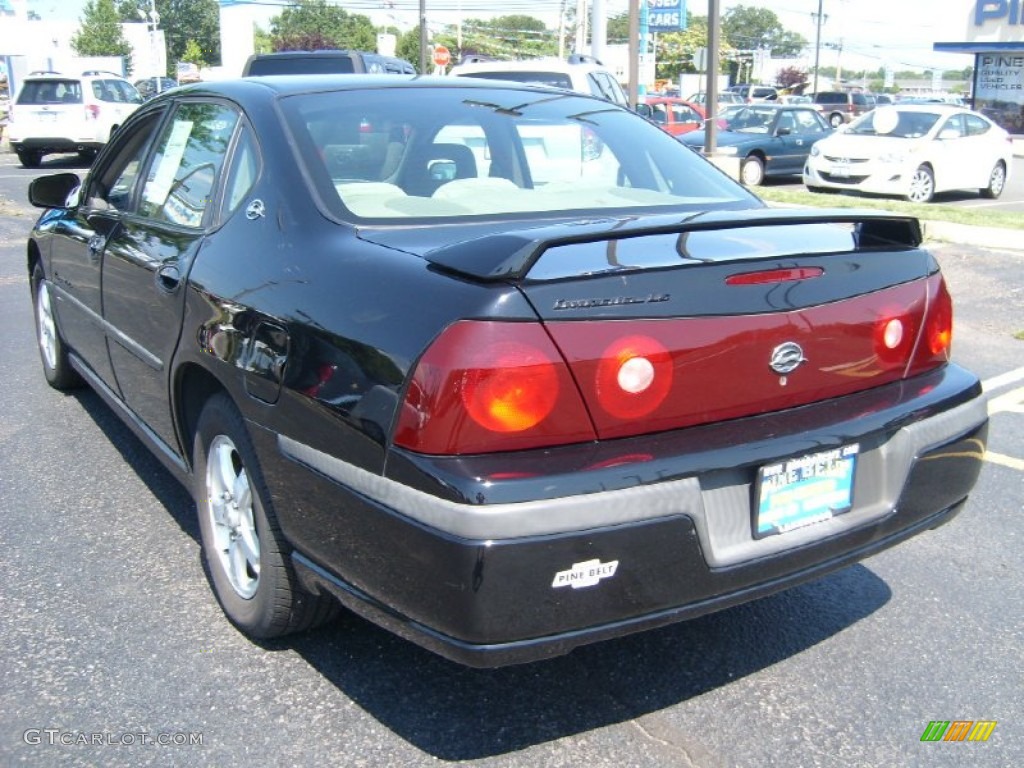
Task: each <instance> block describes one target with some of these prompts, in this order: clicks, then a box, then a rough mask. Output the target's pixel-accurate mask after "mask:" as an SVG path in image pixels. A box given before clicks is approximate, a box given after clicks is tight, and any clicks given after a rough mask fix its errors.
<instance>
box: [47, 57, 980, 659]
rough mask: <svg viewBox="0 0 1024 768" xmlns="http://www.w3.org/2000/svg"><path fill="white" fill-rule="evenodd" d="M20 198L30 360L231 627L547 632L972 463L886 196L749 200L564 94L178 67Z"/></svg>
mask: <svg viewBox="0 0 1024 768" xmlns="http://www.w3.org/2000/svg"><path fill="white" fill-rule="evenodd" d="M29 197H30V200H31V201H32V203H33V204H34V205H37V206H39V207H42V208H45V209H46V210H45V211H44V212H43V213H42V215H41V217H40V219H39V221H38V223H37V224H36V226H35V228H34V229H33V231H32V233H31V236H30V239H29V241H28V249H27V267H28V274H29V276H30V278H31V286H32V298H33V302H34V306H35V317H36V327H37V334H38V342H39V351H40V353H41V358H42V364H43V372H44V374H45V377H46V380H47V381H48V382H49V383H50V385H52V386H53V387H56V388H57V389H67V388H70V387H73V386H75V385H78V384H80V383H82V382H85V383H86V384H88V385H89V386H91V387H92V388H94V389H95V390H96V391H97V392H98V393H99V394H100V395H101V396H102V397H103V398H104V399H105V400H106V401H107V402H108V403H109V405H110V406H111V407H112V408H113V409H114V410H115V411H116V412H117V413H118V414H119V415H120V416H121V417H123V419H124V420H125V421H126V422H127V424H128V425H129V426H130V427H131V428H132V429H133V430H134V431H135V433H136V434H137V435H138V437H139V439H140V440H141V441H142V442H143V443H144V444H145V445H146V446H148V447H149V448H150V449H151V450H152V451H153V453H154V454H155V455H156V456H157V457H159V458H160V459H161V460H162V462H163V463H164V464H165V465H166V467H167V468H168V469H169V470H170V471H171V472H172V473H173V474H174V475H175V476H177V477H178V478H180V479H181V481H182V482H183V483H185V484H186V485H187V486H188V487H190V488H191V490H192V493H193V495H194V498H195V502H196V507H197V514H198V518H199V527H200V530H201V534H202V549H203V553H204V556H205V558H206V560H207V562H208V565H209V574H210V579H211V582H212V587H213V590H214V592H215V593H216V596H217V598H218V600H219V601H220V603H221V605H222V607H223V609H224V611H225V613H226V614H227V616H228V617H229V618H230V620H231V621H232V622H234V623H235V624H236V625H237V626H238V627H240V628H241V629H242V630H243V631H245V632H247V633H248V634H250V635H251V636H253V637H258V638H267V637H275V636H280V635H284V634H286V633H289V632H292V631H296V630H301V629H303V628H306V627H310V626H312V625H314V624H317V623H319V622H322V621H324V620H326V619H328V618H330V617H331V616H332V615H333V614H334V612H335V611H336V610H337V605H338V603H339V602H340V603H341V604H343V605H344V606H347V607H348V608H350V609H352V610H355V611H357V612H359V613H361V614H363V615H365V616H368V617H369V618H371V619H372V620H373V621H376V622H378V623H380V624H381V625H383V626H386V627H389V628H391V629H392V630H394V631H395V632H397V633H399V634H401V635H403V636H404V637H407V638H409V639H411V640H413V641H415V642H417V643H420V644H422V645H423V646H425V647H427V648H430V649H433V650H435V651H437V652H439V653H441V654H444V655H445V656H448V657H449V658H452V659H456V660H458V661H461V662H464V663H468V664H473V665H480V666H488V665H490V666H494V665H501V664H508V663H515V662H522V661H528V660H532V659H538V658H543V657H547V656H552V655H556V654H560V653H566V652H568V651H570V650H571V649H572V648H574V647H576V646H578V645H581V644H583V643H588V642H592V641H595V640H600V639H604V638H610V637H614V636H616V635H622V634H625V633H628V632H634V631H637V630H641V629H644V628H648V627H654V626H659V625H662V624H665V623H668V622H672V621H677V620H680V619H685V618H689V617H693V616H698V615H700V614H703V613H706V612H708V611H713V610H717V609H721V608H726V607H728V606H731V605H735V604H737V603H740V602H743V601H746V600H751V599H754V598H756V597H759V596H762V595H766V594H769V593H772V592H775V591H777V590H780V589H783V588H785V587H787V586H790V585H793V584H797V583H800V582H803V581H805V580H807V579H811V578H814V577H817V576H820V575H822V574H825V573H828V572H829V571H832V570H834V569H836V568H839V567H841V566H844V565H846V564H849V563H852V562H855V561H857V560H859V559H861V558H863V557H866V556H868V555H870V554H872V553H874V552H877V551H879V550H881V549H883V548H885V547H888V546H890V545H893V544H896V543H898V542H900V541H902V540H904V539H907V538H908V537H910V536H912V535H914V534H916V533H919V532H922V531H926V530H928V529H930V528H933V527H935V526H937V525H940V524H941V523H943V522H945V521H947V520H948V519H950V518H951V517H952V516H953V515H955V514H956V513H957V512H958V511H959V510H960V508H961V507H962V505H963V504H964V502H965V500H966V499H967V495H968V493H969V491H970V490H971V488H972V487H973V485H974V483H975V480H976V478H977V475H978V472H979V468H980V466H981V455H982V452H983V450H984V445H985V438H986V429H987V423H988V422H987V414H986V403H985V400H984V397H983V395H982V393H981V388H980V385H979V382H978V380H977V378H976V377H975V376H974V375H972V374H971V373H969V372H968V371H966V370H964V369H962V368H960V367H959V366H957V365H955V364H953V363H952V362H951V361H950V344H951V335H952V303H951V299H950V295H949V293H948V291H947V290H946V285H945V282H944V280H943V277H942V274H941V273H940V271H939V267H938V264H937V263H936V261H935V260H934V258H933V257H932V256H931V255H930V254H929V253H928V252H927V251H925V250H923V249H922V248H921V233H920V229H919V226H918V223H917V221H916V220H914V219H909V218H905V217H900V216H896V215H890V214H881V213H856V212H854V213H851V212H839V211H832V212H820V211H818V212H809V211H785V210H770V209H768V208H766V207H765V206H764V205H763V204H762V203H761V202H760V201H759V200H757V199H756V198H755V197H753V196H752V195H751V194H749V193H748V192H747V191H746V190H744V189H743V188H742V187H741V186H740V185H738V184H736V183H734V182H732V181H730V180H729V179H728V178H726V177H725V176H724V175H723V174H721V173H719V172H718V171H717V170H716V169H714V168H713V167H712V166H711V165H710V164H708V163H707V162H706V161H705V160H703V159H702V158H701V157H700V156H698V155H697V154H696V153H694V152H691V151H689V150H688V149H686V148H684V147H682V146H681V145H680V144H679V143H678V142H677V141H676V140H675V139H673V138H672V137H671V136H669V135H668V134H666V133H664V132H663V131H661V130H659V129H658V128H656V127H655V126H653V125H651V124H650V123H648V122H647V121H646V120H644V119H643V118H641V117H640V116H638V115H636V114H635V113H632V112H630V111H628V110H625V109H621V108H619V107H616V106H614V105H611V104H608V103H607V102H604V101H600V100H597V99H593V98H590V97H588V96H582V95H578V94H572V93H567V92H564V91H555V90H549V89H545V88H542V87H533V86H521V85H515V84H504V85H502V84H497V83H490V82H486V81H481V80H475V79H469V78H466V79H461V78H460V79H449V78H438V79H431V78H406V77H399V76H383V77H364V76H351V77H345V78H331V77H325V76H321V77H284V78H250V79H246V80H244V81H243V80H239V81H230V82H223V83H217V84H197V85H195V86H187V87H184V88H179V89H175V90H174V91H171V92H169V93H167V94H165V95H163V96H160V97H157V98H155V99H153V100H151V101H149V102H147V103H146V104H145V105H144V106H143V107H141V108H140V109H139V110H138V111H137V112H136V113H135V114H134V115H133V116H132V118H131V119H130V120H128V121H126V122H125V124H124V125H123V127H122V128H121V130H119V131H118V133H117V135H116V136H115V137H114V139H113V140H112V141H111V142H110V143H109V144H108V145H107V147H106V148H105V149H104V150H103V152H102V153H101V154H100V156H99V157H98V158H97V160H96V162H95V164H94V165H93V167H92V170H91V171H90V172H89V175H88V176H87V177H86V178H85V179H84V180H79V178H78V177H76V176H75V175H73V174H67V173H64V174H57V175H53V176H46V177H41V178H39V179H37V180H35V181H34V182H33V183H32V185H31V187H30V190H29ZM942 567H943V566H942V564H941V563H940V564H938V565H937V568H939V569H941V568H942Z"/></svg>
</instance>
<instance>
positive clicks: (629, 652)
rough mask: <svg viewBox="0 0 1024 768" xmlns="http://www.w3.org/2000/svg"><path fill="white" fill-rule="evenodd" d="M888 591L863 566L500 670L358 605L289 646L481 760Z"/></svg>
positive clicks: (627, 710)
mask: <svg viewBox="0 0 1024 768" xmlns="http://www.w3.org/2000/svg"><path fill="white" fill-rule="evenodd" d="M891 594H892V593H891V592H890V590H889V587H888V585H887V584H886V583H885V582H884V581H882V580H881V579H880V578H878V577H877V576H876V575H875V574H874V573H872V572H871V571H870V570H869V569H867V568H865V567H864V566H862V565H854V566H852V567H849V568H846V569H844V570H842V571H839V572H837V573H835V574H832V575H830V576H828V577H826V578H824V579H822V580H820V581H817V582H814V583H810V584H806V585H802V586H799V587H795V588H793V589H791V590H789V591H786V592H783V593H780V594H778V595H774V596H771V597H768V598H764V599H762V600H759V601H756V602H753V603H749V604H746V605H741V606H738V607H735V608H731V609H729V610H726V611H723V612H720V613H716V614H711V615H709V616H703V617H700V618H698V619H694V620H692V621H689V622H684V623H681V624H676V625H673V626H669V627H664V628H661V629H656V630H653V631H650V632H645V633H640V634H637V635H632V636H630V637H625V638H619V639H616V640H609V641H606V642H602V643H598V644H595V645H591V646H586V647H583V648H579V649H577V650H576V651H574V652H573V653H571V654H569V655H568V656H564V657H561V658H557V659H553V660H550V661H543V662H537V663H534V664H528V665H523V666H516V667H507V668H504V669H497V670H474V669H469V668H466V667H462V666H459V665H457V664H454V663H451V662H448V661H446V660H445V659H442V658H440V657H438V656H436V655H434V654H432V653H430V652H429V651H425V650H422V649H420V648H419V647H417V646H415V645H413V644H411V643H409V642H406V641H404V640H402V639H400V638H398V637H395V636H394V635H391V634H390V633H388V632H386V631H384V630H381V629H378V628H377V627H375V626H372V625H371V624H369V623H368V622H365V621H363V620H362V619H359V618H357V617H355V616H353V615H352V614H349V613H345V614H344V615H343V617H342V618H341V619H339V620H338V621H336V622H334V623H333V624H331V625H329V626H327V627H324V628H322V629H320V630H318V631H316V632H312V633H308V634H305V635H301V636H298V637H296V638H294V639H291V641H290V642H289V644H288V645H289V647H290V648H291V649H293V650H295V651H297V652H298V653H300V654H301V655H302V656H303V657H304V658H305V659H306V660H307V661H308V662H309V663H310V664H311V665H312V666H313V667H314V668H315V669H317V670H318V671H319V672H320V673H321V674H323V675H324V677H325V678H327V679H328V680H330V681H331V682H333V683H334V685H336V686H337V687H338V688H339V689H340V690H341V692H342V693H344V694H345V695H346V696H347V697H349V698H350V699H352V700H353V701H354V702H355V703H356V704H358V705H359V706H360V707H362V708H363V709H364V710H365V711H367V712H368V713H369V714H370V715H372V716H373V717H375V718H376V719H377V720H378V721H379V722H381V723H382V724H383V725H385V726H386V727H387V728H389V729H390V730H391V731H393V732H394V733H395V734H397V735H398V736H400V737H401V738H403V739H405V740H406V741H407V742H409V743H410V744H412V745H414V746H415V747H417V748H419V749H421V750H423V751H424V752H426V753H428V754H430V755H432V756H434V757H436V758H440V759H443V760H451V761H454V760H473V759H478V758H483V757H491V756H496V755H502V754H507V753H511V752H515V751H518V750H522V749H525V748H527V747H530V746H533V745H536V744H541V743H544V742H547V741H552V740H555V739H560V738H564V737H566V736H571V735H574V734H579V733H584V732H587V731H592V730H594V729H597V728H602V727H605V726H609V725H614V724H616V723H622V722H627V721H629V720H632V719H634V718H637V717H640V716H643V715H646V714H650V713H653V712H657V711H659V710H662V709H665V708H667V707H672V706H674V705H677V704H679V703H681V702H684V701H687V700H689V699H692V698H695V697H698V696H701V695H702V694H705V693H708V692H709V691H713V690H714V689H716V688H719V687H721V686H724V685H727V684H729V683H732V682H735V681H737V680H739V679H741V678H743V677H745V676H747V675H750V674H752V673H756V672H759V671H760V670H762V669H765V668H767V667H770V666H772V665H774V664H777V663H779V662H780V661H783V660H785V659H787V658H789V657H791V656H794V655H796V654H798V653H800V652H801V651H804V650H806V649H808V648H811V647H813V646H815V645H817V644H818V643H821V642H822V641H824V640H826V639H828V638H829V637H831V636H832V635H835V634H837V633H839V632H841V631H842V630H844V629H846V628H847V627H849V626H851V625H853V624H855V623H856V622H858V621H860V620H861V619H863V618H865V617H866V616H869V615H871V614H872V613H873V612H875V611H877V610H878V609H879V608H881V607H882V606H883V605H885V604H886V603H887V602H888V601H889V599H890V597H891Z"/></svg>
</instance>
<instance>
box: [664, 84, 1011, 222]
mask: <svg viewBox="0 0 1024 768" xmlns="http://www.w3.org/2000/svg"><path fill="white" fill-rule="evenodd" d="M850 103H851V104H852V102H850ZM831 123H832V121H831V120H828V119H827V118H826V117H825V115H824V114H823V113H822V112H820V111H819V110H817V109H815V107H814V106H813V105H806V104H768V103H762V104H749V105H742V106H733V107H729V108H726V109H725V110H723V111H722V113H721V114H720V115H719V116H718V118H717V120H716V127H717V129H718V132H717V139H716V147H717V152H718V154H720V155H732V156H734V157H737V158H738V159H739V163H740V180H741V181H742V182H743V183H744V184H746V185H747V186H758V185H759V184H761V183H762V182H763V181H764V180H765V178H768V177H771V176H785V175H797V174H799V175H801V176H802V179H803V182H804V184H805V186H806V187H807V188H808V189H809V190H811V191H813V192H834V191H843V190H845V191H852V192H864V193H870V194H882V195H895V196H899V197H904V198H906V199H907V200H909V201H911V202H915V203H927V202H930V201H931V200H932V199H933V198H934V196H935V195H936V193H938V192H947V191H953V190H962V189H976V190H978V191H979V192H980V193H981V194H982V195H983V196H985V197H989V198H996V197H999V196H1000V195H1001V194H1002V192H1003V189H1004V188H1005V186H1006V182H1007V179H1008V177H1009V173H1010V168H1011V166H1012V159H1013V143H1012V140H1011V137H1010V135H1009V134H1008V133H1007V132H1006V131H1005V130H1004V129H1003V128H1001V127H1000V126H998V125H996V124H995V123H994V122H992V121H991V120H990V119H989V118H987V117H985V116H984V115H982V114H980V113H978V112H974V111H972V110H969V109H965V108H963V107H956V106H953V105H949V104H941V103H930V104H899V105H883V106H880V107H876V108H874V109H872V110H871V111H868V112H866V113H864V114H862V115H860V116H858V117H856V118H855V119H854V120H853V122H852V123H849V124H845V123H841V124H840V127H839V128H838V129H834V128H833V126H832V125H831ZM679 140H680V141H682V142H683V143H684V144H686V145H688V146H690V147H693V148H695V149H699V148H702V147H703V146H704V144H705V141H706V131H705V129H704V128H701V129H699V130H694V131H690V132H687V133H686V134H685V135H680V138H679Z"/></svg>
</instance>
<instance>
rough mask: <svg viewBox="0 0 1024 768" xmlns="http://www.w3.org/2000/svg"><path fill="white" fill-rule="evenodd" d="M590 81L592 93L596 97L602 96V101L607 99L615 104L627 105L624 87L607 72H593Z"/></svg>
mask: <svg viewBox="0 0 1024 768" xmlns="http://www.w3.org/2000/svg"><path fill="white" fill-rule="evenodd" d="M589 79H590V82H591V91H593V93H594V95H595V96H600V97H601V98H602V99H606V100H608V101H610V102H612V103H613V104H618V105H620V106H625V105H626V95H625V94H624V93H623V91H622V86H621V85H619V84H618V82H616V80H615V78H614V77H612V76H611V75H609V74H608V73H606V72H591V73H590V76H589Z"/></svg>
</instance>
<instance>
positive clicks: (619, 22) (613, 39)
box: [606, 11, 629, 45]
mask: <svg viewBox="0 0 1024 768" xmlns="http://www.w3.org/2000/svg"><path fill="white" fill-rule="evenodd" d="M606 37H607V38H608V43H609V45H622V44H624V43H628V42H629V12H628V11H627V12H624V13H620V14H619V15H618V16H609V17H608V24H607V27H606Z"/></svg>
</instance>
